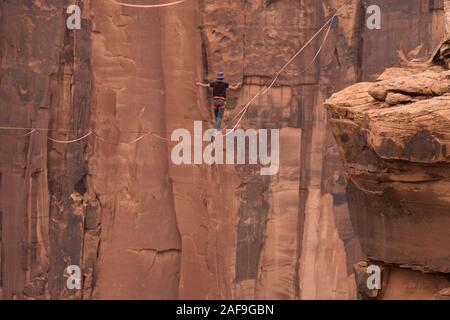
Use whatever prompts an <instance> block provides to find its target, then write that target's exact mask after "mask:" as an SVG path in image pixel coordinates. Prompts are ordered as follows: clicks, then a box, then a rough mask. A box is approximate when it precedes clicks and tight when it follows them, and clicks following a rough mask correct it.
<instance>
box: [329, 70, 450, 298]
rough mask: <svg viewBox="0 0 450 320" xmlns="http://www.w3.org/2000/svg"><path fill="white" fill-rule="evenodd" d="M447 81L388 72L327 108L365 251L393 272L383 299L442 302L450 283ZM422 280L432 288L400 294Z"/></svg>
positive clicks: (430, 74)
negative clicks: (416, 299)
mask: <svg viewBox="0 0 450 320" xmlns="http://www.w3.org/2000/svg"><path fill="white" fill-rule="evenodd" d="M449 76H450V73H449V71H446V70H445V69H444V68H443V67H441V66H433V67H430V69H429V70H426V71H423V70H421V69H405V70H403V69H395V70H388V71H387V72H386V73H385V74H383V75H382V76H381V77H380V79H382V80H379V81H377V82H375V83H359V84H355V85H353V86H351V87H349V88H347V89H345V90H343V91H341V92H339V93H336V94H334V95H333V96H332V97H331V98H330V99H329V100H327V101H326V102H325V105H326V106H327V108H328V110H329V111H330V114H331V119H330V124H331V127H332V130H333V133H334V135H335V137H336V141H337V143H338V146H339V150H340V155H341V158H342V160H343V162H344V165H345V172H346V177H347V192H348V201H349V208H350V213H351V218H352V222H353V225H354V227H355V231H356V233H357V235H358V238H359V240H360V243H361V247H362V250H363V252H364V253H365V254H366V255H367V257H368V258H369V259H370V260H372V261H376V262H378V263H382V264H385V265H387V266H388V267H387V269H388V270H389V273H390V275H389V276H388V277H387V278H388V279H387V282H386V290H385V292H382V296H383V297H385V298H394V297H398V298H413V297H416V298H436V297H439V292H440V290H442V289H444V288H446V287H448V284H449V281H448V273H449V271H450V268H449V267H450V255H449V252H450V247H449V240H450V233H449V232H448V228H447V225H448V223H450V214H449V213H450V198H449V197H448V195H447V190H448V188H449V186H450V180H449V173H450V167H449V159H450V157H449V154H448V148H449V144H450V140H449V138H450V137H449V128H450V112H449V106H450V82H449V79H450V77H449ZM394 95H395V96H394ZM390 97H391V98H390ZM406 97H408V99H407V98H406ZM391 266H394V267H391ZM411 270H414V271H417V272H413V271H411ZM431 273H433V274H431ZM399 278H401V279H399ZM419 278H421V279H422V280H420V281H423V282H424V283H428V284H427V285H424V286H423V287H421V288H414V290H406V289H401V287H402V286H404V285H405V284H406V283H408V282H411V284H413V283H414V282H416V281H418V280H417V279H419ZM401 282H403V283H404V284H402V285H400V283H401ZM394 292H395V293H394Z"/></svg>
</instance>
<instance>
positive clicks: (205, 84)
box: [196, 82, 210, 88]
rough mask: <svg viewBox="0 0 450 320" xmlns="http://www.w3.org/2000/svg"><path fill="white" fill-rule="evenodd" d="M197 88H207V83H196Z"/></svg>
mask: <svg viewBox="0 0 450 320" xmlns="http://www.w3.org/2000/svg"><path fill="white" fill-rule="evenodd" d="M196 85H197V86H199V87H202V88H209V87H210V86H209V83H201V82H197V83H196Z"/></svg>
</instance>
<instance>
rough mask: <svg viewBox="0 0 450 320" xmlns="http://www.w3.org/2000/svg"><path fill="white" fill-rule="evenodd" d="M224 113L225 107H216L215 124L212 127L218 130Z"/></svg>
mask: <svg viewBox="0 0 450 320" xmlns="http://www.w3.org/2000/svg"><path fill="white" fill-rule="evenodd" d="M224 113H225V108H217V115H216V125H215V127H214V128H215V129H216V130H220V126H221V124H222V118H223V114H224Z"/></svg>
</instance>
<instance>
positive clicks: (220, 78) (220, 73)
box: [217, 71, 225, 81]
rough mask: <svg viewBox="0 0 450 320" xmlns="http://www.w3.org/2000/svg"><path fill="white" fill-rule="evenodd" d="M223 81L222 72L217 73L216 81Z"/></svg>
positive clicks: (223, 75)
mask: <svg viewBox="0 0 450 320" xmlns="http://www.w3.org/2000/svg"><path fill="white" fill-rule="evenodd" d="M224 79H225V74H224V73H223V72H222V71H220V72H217V80H219V81H222V80H224Z"/></svg>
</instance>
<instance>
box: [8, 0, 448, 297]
mask: <svg viewBox="0 0 450 320" xmlns="http://www.w3.org/2000/svg"><path fill="white" fill-rule="evenodd" d="M372 2H377V1H371V4H372ZM73 3H77V4H78V5H80V6H81V8H82V27H81V29H80V30H76V31H70V30H67V28H66V27H65V20H66V18H67V15H66V14H65V11H66V8H67V6H68V5H70V4H73ZM133 3H138V2H137V1H133ZM436 3H437V2H433V4H432V5H430V2H429V1H421V0H414V1H411V0H401V1H399V0H396V1H379V4H380V6H381V7H382V15H383V16H382V21H383V27H382V30H368V29H366V28H365V10H366V7H367V5H368V4H367V3H366V2H365V1H356V0H355V1H350V2H349V1H339V0H335V1H324V2H323V3H322V2H319V1H316V0H301V1H291V0H285V1H267V0H266V1H263V0H252V1H221V2H220V1H219V2H218V1H209V0H204V1H198V2H197V1H186V2H185V3H183V4H180V5H177V6H173V7H170V8H164V9H137V8H125V7H121V6H119V5H118V4H117V3H116V2H114V1H109V0H95V1H87V0H85V1H68V0H67V1H60V0H33V1H14V2H11V1H8V2H1V3H0V15H1V20H0V61H1V64H0V110H1V114H0V126H8V127H33V128H39V129H42V130H38V131H35V132H30V131H27V130H16V131H11V130H0V147H1V150H2V151H1V153H0V248H1V252H2V254H1V255H0V294H1V295H2V298H4V299H11V298H19V299H22V298H24V299H49V298H55V299H64V298H72V299H74V298H76V299H79V298H83V299H91V298H93V299H107V298H114V299H124V298H128V299H170V298H185V299H233V298H239V299H253V298H258V299H302V298H303V299H316V298H331V299H353V298H356V296H357V288H356V282H355V276H354V273H353V264H354V263H355V262H357V261H358V260H359V259H360V258H362V257H363V255H362V253H361V251H360V247H359V240H361V243H362V246H363V249H364V250H363V251H364V253H365V254H368V255H369V257H371V258H374V257H378V256H379V255H380V257H381V256H382V258H383V259H384V260H383V259H379V260H383V261H385V260H386V261H389V263H395V264H400V263H408V264H409V265H415V266H417V265H418V263H417V262H421V261H422V260H421V259H422V258H423V259H424V260H427V263H422V264H421V265H422V266H426V267H427V268H429V270H430V271H438V272H447V271H445V270H446V269H445V270H444V269H442V268H444V267H445V268H446V262H445V256H442V255H441V256H439V257H438V256H436V255H434V253H436V252H437V251H439V252H441V250H444V249H445V245H444V244H442V245H438V243H437V242H436V246H435V250H434V249H433V250H434V251H433V250H431V247H432V243H431V242H430V243H428V244H429V246H425V245H424V246H423V247H420V250H419V251H420V252H418V253H417V254H416V255H413V254H409V253H408V252H404V251H403V250H398V251H396V252H394V253H393V252H387V251H383V250H384V249H383V248H386V243H387V240H386V237H388V236H390V233H388V232H387V231H386V230H384V231H383V230H382V229H377V230H378V231H376V232H375V233H363V234H362V233H361V228H362V226H365V225H366V222H368V221H369V220H370V219H369V216H371V214H370V212H367V219H368V220H364V222H361V223H360V224H358V223H357V224H353V225H355V226H356V231H357V235H358V237H355V235H354V232H353V225H352V223H351V219H350V216H349V210H348V206H347V201H346V191H345V180H344V175H343V170H342V168H341V164H340V161H339V157H338V156H339V153H338V150H340V151H341V155H342V147H340V148H339V149H338V148H337V147H336V146H335V142H334V138H333V135H332V134H331V131H330V130H329V129H328V127H327V118H328V116H327V113H326V110H324V109H323V108H322V107H321V105H322V104H323V102H324V100H325V99H326V98H328V97H329V96H330V95H331V94H332V93H333V92H336V91H338V90H340V89H342V88H344V87H345V86H348V85H351V84H353V83H355V82H357V81H360V80H374V78H375V77H376V76H377V75H378V74H379V73H381V71H382V70H383V69H384V68H385V67H387V66H392V65H396V64H398V63H399V62H400V61H401V60H400V58H399V56H400V57H402V56H407V57H408V58H416V56H417V55H420V56H422V55H427V54H428V53H431V50H432V49H433V48H434V45H435V44H436V43H437V42H438V41H440V40H441V36H442V34H443V32H444V28H443V24H442V21H443V10H442V8H443V7H442V4H441V5H439V4H436ZM337 8H342V9H341V11H340V12H341V13H340V15H339V19H336V20H335V21H334V22H333V24H332V26H331V28H330V31H329V34H328V38H327V40H326V42H324V43H323V46H321V45H322V39H323V37H324V35H325V32H326V30H325V31H324V32H323V33H321V34H320V35H319V37H318V38H316V39H315V40H314V41H312V43H311V45H310V46H308V47H307V48H306V49H305V50H304V51H303V52H302V54H301V55H299V56H298V58H297V59H296V60H295V61H294V63H292V64H291V65H290V66H289V67H288V68H287V69H286V71H285V72H284V73H283V74H281V76H280V78H279V81H278V82H277V84H276V86H275V87H274V88H272V89H271V90H270V91H269V92H268V93H267V94H265V95H262V96H260V97H259V98H257V99H256V100H255V101H254V103H253V105H252V106H251V107H250V108H249V111H248V112H247V113H246V115H245V116H244V117H243V120H242V122H241V123H240V125H241V127H242V128H254V129H259V128H268V129H272V128H279V129H281V130H280V169H279V171H278V173H277V174H276V175H274V176H261V175H260V171H259V166H254V165H236V166H233V165H214V166H208V165H205V164H196V165H181V166H176V165H174V164H173V162H172V161H171V150H172V147H173V146H174V145H175V143H173V142H170V141H167V140H166V139H162V138H170V133H171V132H172V131H173V130H175V129H177V128H186V129H187V130H188V131H190V132H191V134H192V135H193V129H194V120H200V121H202V123H203V129H205V130H206V128H209V127H210V120H211V115H210V110H209V108H210V106H209V105H210V100H209V99H210V94H209V93H206V91H205V92H204V91H202V90H200V89H197V88H196V87H194V83H195V82H196V81H197V80H202V79H203V80H205V81H206V80H208V79H209V80H212V79H213V77H214V74H215V72H216V71H219V70H222V71H224V72H225V73H226V76H227V81H229V82H243V88H242V89H241V91H240V92H238V93H232V94H231V95H230V97H229V101H228V106H229V107H230V108H231V110H229V111H227V114H226V119H225V123H226V125H227V126H228V127H232V125H234V122H232V121H231V120H232V118H233V117H234V116H235V115H236V114H237V112H238V111H239V110H240V107H241V106H243V105H244V104H246V103H247V102H248V101H249V100H251V99H252V98H253V96H254V95H255V94H256V93H257V92H258V91H259V90H260V89H261V88H262V87H263V86H264V85H267V84H268V83H270V79H272V77H273V75H274V74H275V73H276V72H277V71H278V70H279V69H280V68H281V67H282V66H283V65H284V64H285V63H286V62H287V61H288V60H289V59H290V58H291V57H292V56H293V55H294V54H295V53H296V51H297V50H298V49H299V48H300V47H302V45H303V44H304V43H305V42H306V41H307V40H309V39H310V38H311V36H312V35H313V34H314V33H315V32H316V31H317V30H318V29H319V28H320V27H321V26H322V25H323V24H324V23H325V21H326V18H325V17H330V16H331V14H333V13H334V12H335V10H336V9H337ZM405 12H407V14H404V13H405ZM16 17H18V18H16ZM405 25H407V26H409V27H407V28H405ZM380 44H384V46H383V50H377V49H376V48H377V47H381V45H380ZM419 45H422V47H419ZM319 48H321V52H320V54H319V55H317V57H316V53H317V51H318V50H319ZM399 53H400V55H399ZM402 53H403V55H402ZM315 57H316V59H314V58H315ZM311 61H313V62H311ZM378 91H380V90H378ZM433 92H434V91H433ZM396 93H397V94H398V92H396ZM382 95H383V94H382ZM388 96H389V99H391V100H390V101H397V100H398V99H401V98H405V97H404V95H401V96H398V95H388V94H387V93H386V99H387V97H388ZM363 99H368V98H367V95H365V96H364V97H363ZM395 99H397V100H395ZM440 99H445V98H440ZM436 101H437V100H436ZM439 101H440V102H439V103H442V100H439ZM418 104H420V103H419V102H418ZM439 110H440V109H439ZM405 112H406V111H405ZM436 112H437V113H439V112H440V111H436ZM442 112H444V111H442ZM402 115H403V116H404V117H405V119H406V118H407V116H408V115H407V114H406V113H405V114H402ZM417 116H418V117H419V118H420V117H421V116H422V114H421V113H420V114H417ZM333 117H334V114H333ZM436 117H437V114H436ZM392 119H395V117H393V118H392ZM373 123H374V128H375V127H376V128H377V129H376V130H378V131H376V130H375V129H374V134H373V135H374V137H375V138H376V137H384V135H385V134H387V133H386V132H383V130H384V129H383V126H382V124H384V123H383V122H379V123H380V125H379V126H377V125H376V122H375V120H374V122H373ZM346 124H347V123H346ZM394 124H395V123H394V122H393V126H394ZM350 127H351V126H350ZM55 128H57V129H62V128H63V129H65V131H60V130H56V131H54V130H53V129H55ZM351 128H353V127H351ZM349 130H350V129H349ZM352 130H353V129H352ZM430 130H431V129H429V130H428V131H430ZM146 132H153V133H155V134H157V136H156V135H152V136H145V137H142V134H143V133H146ZM28 133H29V134H28ZM88 133H91V135H90V136H88V137H87V138H86V139H82V140H80V141H77V142H75V143H58V142H57V141H70V140H76V139H77V138H80V137H83V136H85V135H87V134H88ZM333 133H335V135H336V126H335V125H333ZM356 136H359V135H356ZM141 137H142V139H140V138H141ZM49 138H50V140H49ZM375 138H374V141H375V140H376V141H377V143H379V148H381V149H382V150H384V151H383V152H385V153H386V154H389V157H392V158H399V159H400V158H401V159H402V161H403V162H402V164H400V165H398V166H397V167H396V169H395V170H397V173H398V175H397V178H395V177H394V178H393V176H390V179H394V180H395V179H397V180H399V179H400V180H402V179H403V178H402V177H403V175H404V170H409V169H408V165H407V161H411V159H408V157H410V156H412V155H411V154H410V153H405V152H403V151H402V150H403V149H401V148H399V147H398V145H400V144H403V142H404V140H402V139H404V138H405V137H404V136H402V135H399V136H395V137H393V138H392V139H391V140H390V141H392V143H390V144H388V145H386V141H387V140H386V139H384V138H383V139H384V140H383V139H381V138H380V139H379V140H377V139H375ZM137 139H139V141H138V142H137V143H135V141H136V140H137ZM430 139H431V140H432V141H433V144H432V145H433V146H434V149H433V150H435V151H436V150H440V151H439V152H440V153H439V152H437V151H436V152H437V153H436V152H435V153H434V155H433V157H437V158H436V159H435V160H436V161H435V162H433V164H432V165H428V162H427V161H428V160H429V159H428V158H427V157H429V156H430V154H429V153H427V152H425V151H424V150H422V149H423V148H419V149H420V150H422V151H421V152H422V153H420V154H417V155H414V157H418V159H419V158H420V159H425V160H427V159H428V160H427V161H425V164H423V163H422V164H416V163H415V164H414V168H415V169H414V170H416V171H417V174H416V175H414V177H415V178H414V179H416V180H421V181H422V180H424V181H423V183H424V186H425V184H426V185H430V186H431V185H433V186H435V187H436V188H437V189H436V190H435V196H436V199H438V200H439V201H441V202H442V203H441V202H440V205H445V199H444V198H445V195H443V194H441V193H442V190H443V189H442V188H441V187H440V186H439V183H443V182H442V181H441V182H439V183H438V182H437V180H445V178H443V177H442V175H443V174H444V173H443V172H445V170H444V171H442V170H441V169H442V167H443V166H444V167H445V165H444V164H443V163H444V162H445V161H444V160H443V159H444V158H445V155H443V151H442V150H443V149H442V148H443V147H442V145H443V142H442V139H444V137H440V138H439V139H438V138H433V137H430V135H426V134H424V135H422V136H420V135H419V136H417V137H415V138H414V139H412V140H411V141H410V142H411V148H413V147H414V146H416V145H417V144H418V145H420V146H422V145H423V146H426V147H427V148H430V143H428V142H430V141H431V140H430ZM351 141H353V140H351ZM408 141H409V140H408ZM338 142H340V140H338ZM354 143H356V142H354ZM441 147H442V148H441ZM413 149H414V150H415V147H414V148H413ZM419 149H417V150H419ZM426 150H428V149H426ZM364 152H366V151H364ZM402 152H403V153H402ZM363 154H365V153H363V152H361V154H354V156H355V157H357V156H360V157H362V156H363ZM405 157H406V158H405ZM433 159H434V158H433ZM439 159H440V160H439ZM380 161H381V160H380ZM383 161H385V162H386V161H387V162H389V161H390V160H383ZM414 161H417V159H416V160H414ZM443 161H444V162H443ZM383 163H384V162H383ZM401 166H403V167H401ZM347 167H348V166H347V164H346V168H347ZM394 167H395V165H394ZM377 168H378V167H377ZM402 168H403V169H402ZM416 171H415V172H416ZM425 175H426V176H427V177H432V178H430V179H428V178H427V179H422V178H423V177H424V176H425ZM370 176H371V177H372V180H370V179H369V180H368V181H369V182H370V181H372V182H373V184H375V179H376V178H375V175H373V174H372V175H370ZM394 176H395V175H394ZM397 180H396V182H391V183H393V184H395V185H399V186H402V187H401V188H400V189H401V190H400V189H398V190H397V189H395V188H392V192H390V193H389V192H388V194H390V197H391V198H389V199H393V201H394V199H397V197H398V196H399V194H409V195H410V196H411V195H412V194H413V193H412V191H411V190H412V189H414V190H415V191H414V192H418V193H420V192H421V191H420V190H418V189H417V184H416V183H415V182H414V183H406V182H404V181H403V180H402V181H397ZM416 180H414V181H416ZM351 181H356V180H355V179H352V180H351ZM351 181H350V182H351ZM358 181H359V180H358ZM358 181H356V182H355V183H354V184H352V182H351V183H350V184H349V186H348V191H349V199H350V212H352V217H353V218H354V212H355V210H356V209H355V208H356V207H355V206H358V204H357V202H355V201H353V200H354V199H355V197H356V198H357V199H361V197H359V193H358V192H361V191H360V189H359V188H358V186H360V185H361V182H359V184H357V182H358ZM369 182H367V181H364V183H369ZM371 186H372V185H371ZM367 188H368V187H367ZM411 188H412V189H411ZM425 189H426V190H428V188H425ZM425 189H424V190H425ZM439 190H440V191H439ZM427 192H428V191H427ZM370 194H371V196H372V197H381V196H380V194H378V193H375V194H373V195H372V193H370ZM424 196H425V194H424ZM364 199H365V201H366V202H367V201H372V200H373V199H372V200H371V198H364ZM383 199H384V198H383ZM416 199H417V198H416ZM361 201H362V200H361ZM358 208H359V207H358ZM415 210H420V206H416V207H415ZM412 214H413V216H414V213H412ZM414 217H415V216H414ZM440 217H441V218H439V219H438V218H437V217H435V218H433V219H432V218H430V220H427V221H429V222H430V223H431V224H432V225H434V224H436V223H438V224H445V223H447V221H446V217H445V215H444V214H442V216H440ZM372 218H373V219H375V220H376V218H375V217H372ZM422 218H423V219H425V217H424V216H421V219H422ZM398 219H400V217H399V218H398ZM405 219H406V220H407V221H409V222H411V221H412V220H414V218H411V219H412V220H411V219H409V218H405ZM408 219H409V220H408ZM417 219H419V218H417ZM370 221H372V220H370ZM353 222H354V219H353ZM372 222H373V221H372ZM400 222H401V221H399V224H396V226H397V227H398V228H399V230H400V231H401V230H403V231H404V232H400V231H399V232H400V233H399V234H398V237H397V238H396V240H395V239H394V240H395V241H398V243H402V241H403V240H404V237H407V233H408V229H407V228H408V226H407V225H405V224H402V223H400ZM411 223H412V222H411ZM414 225H416V226H417V228H416V229H414V230H416V231H417V232H416V234H421V232H424V233H425V232H426V230H425V229H420V228H419V226H420V225H419V224H417V223H416V224H414ZM440 236H442V235H441V234H436V235H435V237H434V238H433V239H435V240H433V241H438V239H440V238H439V237H440ZM424 238H425V235H424ZM402 239H403V240H402ZM420 239H422V238H420ZM420 239H419V240H420ZM419 240H418V241H419ZM422 240H423V239H422ZM405 242H407V241H405ZM425 243H426V242H425ZM433 243H434V242H433ZM368 248H369V249H368ZM428 249H430V250H428ZM390 250H391V249H390ZM392 250H394V249H392ZM393 256H395V257H396V259H397V260H395V261H394V260H393V259H391V260H389V259H388V258H389V257H393ZM404 257H406V258H407V257H410V258H411V257H421V259H416V260H414V259H413V260H414V261H409V260H408V261H406V260H405V259H403V258H404ZM435 258H436V259H435ZM410 260H411V259H410ZM69 265H76V266H79V267H80V268H81V270H82V273H83V290H75V291H74V290H69V289H68V288H67V286H66V280H67V277H68V275H67V274H66V273H65V269H66V267H67V266H69ZM410 273H414V271H409V270H406V271H405V270H403V269H399V270H397V269H394V268H393V269H392V270H390V279H391V280H389V283H390V284H392V285H390V286H389V288H390V289H389V291H386V292H385V293H384V294H385V297H392V298H395V297H399V296H401V297H403V296H405V295H406V294H405V290H406V289H405V288H408V285H407V283H408V281H410V283H412V282H414V283H420V281H421V279H422V278H421V274H420V276H416V275H415V274H414V276H412V275H410ZM439 279H440V278H439ZM439 279H437V278H436V279H435V278H433V279H428V278H427V280H426V281H427V283H429V287H431V288H432V290H431V289H430V291H429V292H436V290H435V289H436V288H438V287H439V289H442V288H441V287H442V286H443V282H441V281H440V280H439ZM419 291H420V290H419ZM419 291H418V295H419V296H420V297H429V294H428V292H427V293H424V291H420V292H419ZM413 296H414V294H412V293H410V297H413Z"/></svg>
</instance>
